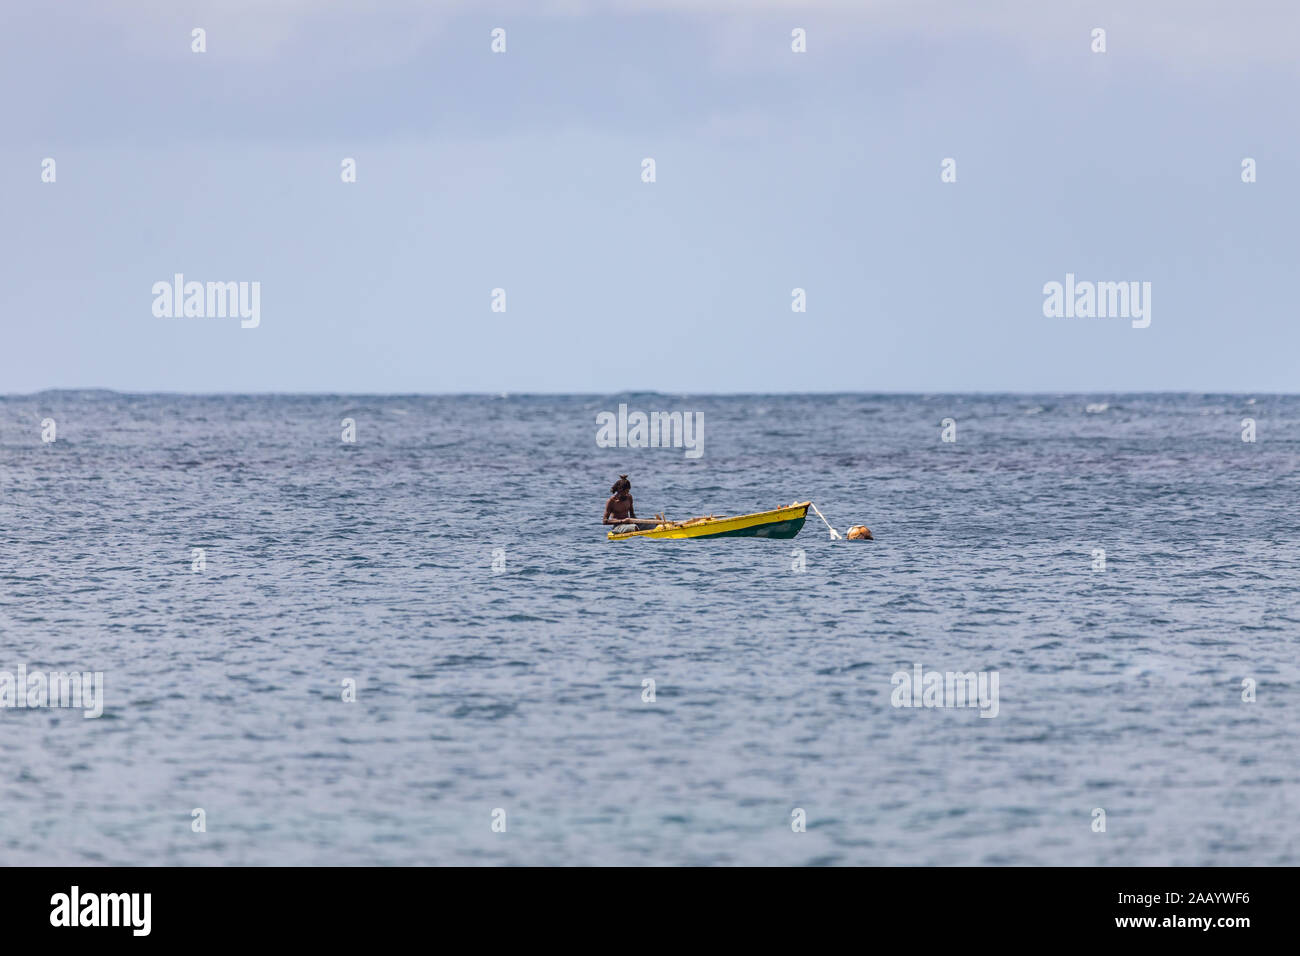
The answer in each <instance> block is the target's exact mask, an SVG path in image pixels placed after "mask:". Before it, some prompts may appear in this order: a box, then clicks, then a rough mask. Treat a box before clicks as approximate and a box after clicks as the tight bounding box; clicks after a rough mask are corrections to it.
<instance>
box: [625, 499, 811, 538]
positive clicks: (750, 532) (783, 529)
mask: <svg viewBox="0 0 1300 956" xmlns="http://www.w3.org/2000/svg"><path fill="white" fill-rule="evenodd" d="M809 504H810V502H807V501H799V502H795V503H794V504H792V505H790V506H789V507H786V508H774V509H773V510H771V511H758V512H755V513H754V514H748V515H730V516H728V517H724V518H713V517H709V518H692V519H691V520H690V521H683V522H671V523H668V524H665V525H660V526H659V527H658V528H647V529H646V530H644V531H627V532H624V533H623V534H615V533H614V532H612V531H611V532H610V533H609V534H608V535H607V537H608V538H609V540H610V541H625V540H627V539H628V538H671V539H680V538H793V537H794V536H795V535H797V534H798V533H799V532H800V530H801V529H802V528H803V523H804V520H805V519H806V518H807V517H808V506H809Z"/></svg>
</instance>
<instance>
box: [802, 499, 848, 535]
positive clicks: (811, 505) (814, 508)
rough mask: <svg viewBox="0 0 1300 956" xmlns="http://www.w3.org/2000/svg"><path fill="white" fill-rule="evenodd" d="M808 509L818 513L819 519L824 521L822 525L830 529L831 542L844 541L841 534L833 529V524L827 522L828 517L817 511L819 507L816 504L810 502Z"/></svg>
mask: <svg viewBox="0 0 1300 956" xmlns="http://www.w3.org/2000/svg"><path fill="white" fill-rule="evenodd" d="M808 507H809V508H811V509H812V510H813V511H816V512H817V517H819V518H821V519H822V524H824V525H826V527H827V528H830V532H831V540H832V541H842V540H844V539H843V537H842V536H841V535H840V533H839V532H838V531H836V530H835V529H834V528H831V523H830V522H829V521H827V520H826V516H825V515H824V514H822V513H821V512H820V511H817V506H816V505H815V504H813V503H812V502H811V501H810V502H808Z"/></svg>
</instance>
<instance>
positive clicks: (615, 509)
mask: <svg viewBox="0 0 1300 956" xmlns="http://www.w3.org/2000/svg"><path fill="white" fill-rule="evenodd" d="M609 491H610V498H609V500H608V501H606V502H605V517H604V520H603V521H602V522H601V523H602V524H612V525H613V526H614V533H615V534H623V533H624V532H626V531H640V530H641V525H640V524H639V523H637V520H636V509H635V508H633V507H632V482H630V481H628V480H627V475H619V476H618V481H616V482H614V485H613V487H611V488H610V489H609Z"/></svg>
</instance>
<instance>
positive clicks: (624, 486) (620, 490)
mask: <svg viewBox="0 0 1300 956" xmlns="http://www.w3.org/2000/svg"><path fill="white" fill-rule="evenodd" d="M631 490H632V482H630V481H628V480H627V475H619V476H618V481H616V482H614V484H613V486H612V487H611V488H610V489H609V493H610V494H612V495H625V494H627V493H628V492H629V491H631Z"/></svg>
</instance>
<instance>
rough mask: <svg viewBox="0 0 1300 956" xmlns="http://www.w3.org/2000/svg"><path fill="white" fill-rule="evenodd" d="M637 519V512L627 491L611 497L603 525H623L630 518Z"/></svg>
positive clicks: (607, 502) (607, 503)
mask: <svg viewBox="0 0 1300 956" xmlns="http://www.w3.org/2000/svg"><path fill="white" fill-rule="evenodd" d="M635 517H636V511H634V510H633V508H632V496H631V495H630V494H628V493H627V492H626V491H623V492H619V493H618V494H616V495H611V496H610V499H609V500H608V501H606V502H605V518H604V521H603V522H602V523H603V524H623V523H624V522H626V521H627V519H628V518H635Z"/></svg>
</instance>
